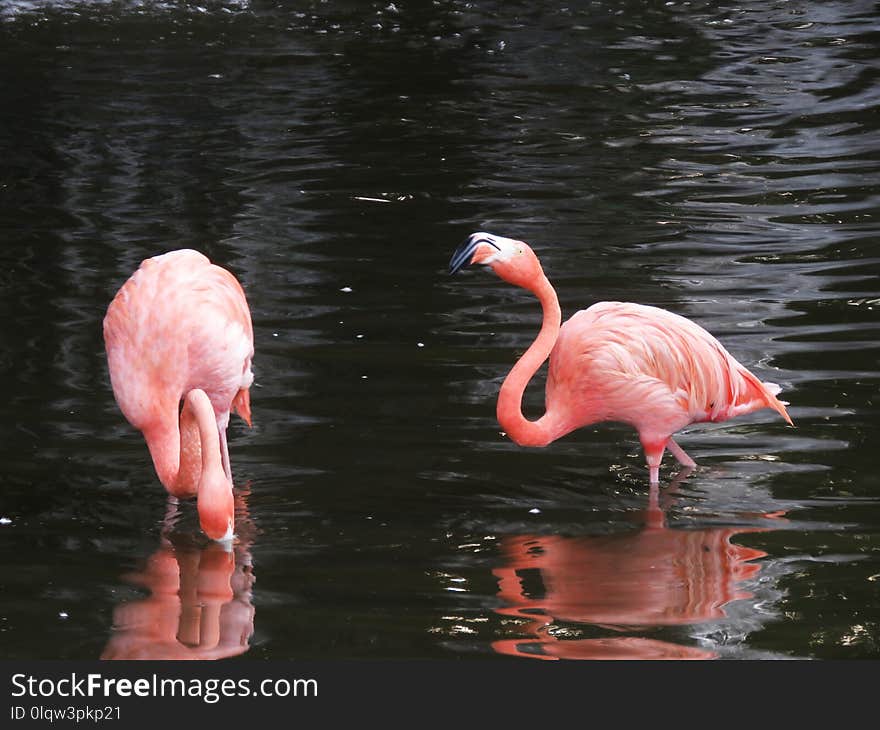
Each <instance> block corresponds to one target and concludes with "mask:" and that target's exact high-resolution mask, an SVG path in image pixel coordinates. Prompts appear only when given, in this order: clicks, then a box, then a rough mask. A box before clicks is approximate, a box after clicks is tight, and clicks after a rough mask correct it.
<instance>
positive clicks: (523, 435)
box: [497, 273, 564, 446]
mask: <svg viewBox="0 0 880 730" xmlns="http://www.w3.org/2000/svg"><path fill="white" fill-rule="evenodd" d="M528 289H529V290H530V291H531V292H532V293H533V294H534V295H535V296H536V297H538V301H540V302H541V306H542V308H543V310H544V321H543V323H542V324H541V331H540V332H539V333H538V336H537V338H535V341H534V342H533V343H532V344H531V346H530V347H529V349H528V350H526V351H525V353H523V356H522V357H521V358H520V359H519V360H518V361H517V363H516V365H514V366H513V369H512V370H511V371H510V373H508V375H507V377H506V378H505V379H504V383H503V384H502V385H501V392H500V393H499V394H498V408H497V416H498V423H500V424H501V427H502V428H503V429H504V430H505V431H506V432H507V435H508V436H509V437H510V438H511V439H513V441H515V442H516V443H517V444H519V445H520V446H546V445H547V444H549V443H550V442H551V441H553V440H554V439H555V438H558V437H559V436H560V435H561V434H562V432H564V430H563V429H560V428H559V427H558V425H557V424H556V423H555V418H554V415H553V414H552V413H550V412H547V413H545V414H544V415H543V416H541V418H539V419H538V420H537V421H530V420H528V419H527V418H526V417H525V416H524V415H523V412H522V398H523V393H524V392H525V389H526V386H527V385H528V383H529V381H530V380H531V379H532V377H533V376H534V375H535V373H536V372H537V371H538V368H540V367H541V365H542V364H543V363H544V361H545V360H546V359H547V358H548V357H549V356H550V351H551V350H552V349H553V345H554V344H556V338H557V337H558V336H559V327H560V325H561V323H562V312H561V310H560V309H559V299H558V298H557V296H556V292H555V291H554V289H553V286H552V285H551V284H550V282H549V281H548V280H547V277H546V276H544V275H543V273H542V274H541V275H540V277H539V278H538V279H537V281H536V282H535V285H534V286H533V287H532V286H530V287H528Z"/></svg>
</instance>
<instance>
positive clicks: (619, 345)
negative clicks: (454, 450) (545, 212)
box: [449, 232, 792, 484]
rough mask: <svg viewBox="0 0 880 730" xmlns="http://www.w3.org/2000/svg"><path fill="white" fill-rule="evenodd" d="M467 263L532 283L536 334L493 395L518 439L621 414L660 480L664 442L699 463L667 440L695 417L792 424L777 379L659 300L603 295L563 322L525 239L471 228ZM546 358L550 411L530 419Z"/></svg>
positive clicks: (550, 437) (531, 442)
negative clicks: (768, 414) (527, 399)
mask: <svg viewBox="0 0 880 730" xmlns="http://www.w3.org/2000/svg"><path fill="white" fill-rule="evenodd" d="M473 264H481V265H483V266H488V267H490V268H491V269H492V270H493V271H494V272H495V273H496V274H497V275H498V276H500V277H501V278H502V279H504V280H505V281H507V282H509V283H511V284H514V285H515V286H519V287H522V288H524V289H528V290H529V291H531V292H532V293H533V294H534V295H535V296H536V297H537V298H538V301H540V302H541V306H542V307H543V310H544V321H543V324H542V326H541V331H540V332H539V333H538V337H537V339H535V341H534V342H533V343H532V345H531V346H530V347H529V349H528V350H526V352H525V354H523V356H522V357H521V358H520V360H519V361H518V362H517V363H516V364H515V365H514V366H513V369H512V370H511V371H510V373H509V374H508V376H507V378H506V379H505V380H504V383H503V384H502V386H501V392H500V393H499V395H498V407H497V416H498V421H499V423H500V424H501V427H502V428H503V429H504V431H506V433H507V435H508V436H509V437H510V438H511V439H513V441H515V442H516V443H517V444H519V445H521V446H546V445H547V444H549V443H551V442H552V441H554V440H556V439H558V438H560V437H561V436H564V435H565V434H567V433H569V432H571V431H573V430H575V429H577V428H580V427H582V426H587V425H589V424H592V423H598V422H601V421H621V422H623V423H627V424H630V425H631V426H633V427H634V428H635V429H636V431H638V434H639V440H640V441H641V443H642V448H643V449H644V452H645V457H646V460H647V463H648V470H649V475H650V482H651V484H656V483H657V482H658V481H659V470H660V461H661V459H662V458H663V452H664V451H665V450H666V449H669V451H670V452H671V453H672V454H673V456H675V458H676V459H677V460H678V461H679V462H680V463H681V464H682V465H683V466H685V467H688V468H692V467H694V466H696V463H695V462H694V460H693V459H691V458H690V457H689V456H688V455H687V454H686V453H685V452H684V450H683V449H682V448H681V447H680V446H679V445H678V444H677V443H675V440H674V439H673V438H672V436H673V434H674V433H676V432H677V431H679V430H680V429H682V428H684V427H685V426H687V425H689V424H691V423H699V422H703V421H713V422H718V421H725V420H727V419H728V418H733V417H735V416H741V415H744V414H746V413H751V412H752V411H757V410H760V409H762V408H772V409H774V410H775V411H777V412H778V413H779V415H781V416H782V417H783V418H784V419H785V420H786V422H788V424H789V425H792V422H791V419H790V418H789V416H788V413H787V412H786V410H785V404H784V403H783V402H782V401H780V400H778V399H777V398H776V395H777V394H778V393H779V391H780V388H779V386H778V385H776V384H774V383H762V382H761V381H760V380H758V378H756V377H755V376H754V375H752V373H750V372H749V371H748V370H747V369H746V368H745V367H744V366H743V365H741V364H740V363H739V362H737V361H736V360H735V359H734V358H733V357H732V356H731V355H730V353H728V352H727V350H725V349H724V347H723V346H722V345H721V343H720V342H718V340H716V339H715V338H714V337H713V336H712V335H710V334H709V333H708V332H707V331H706V330H704V329H703V328H702V327H700V326H699V325H697V324H695V323H694V322H691V321H690V320H688V319H685V318H684V317H681V316H679V315H677V314H673V313H672V312H668V311H666V310H664V309H659V308H657V307H648V306H644V305H641V304H632V303H628V302H599V303H597V304H594V305H593V306H591V307H589V308H588V309H585V310H582V311H580V312H577V313H575V314H574V315H573V316H572V317H571V318H570V319H569V320H568V321H567V322H566V323H565V324H561V322H562V314H561V311H560V308H559V300H558V298H557V296H556V292H555V291H554V289H553V286H552V285H551V284H550V282H549V281H548V280H547V277H546V276H545V275H544V271H543V269H542V268H541V264H540V262H539V261H538V257H537V256H536V255H535V253H534V251H532V249H531V248H529V246H528V245H527V244H525V243H523V242H522V241H517V240H513V239H511V238H504V237H502V236H496V235H493V234H491V233H484V232H479V233H473V234H471V235H470V236H469V237H468V238H467V240H466V241H464V243H462V244H461V245H460V246H459V247H458V248H457V249H456V251H455V253H454V254H453V255H452V259H451V260H450V262H449V272H450V274H455V273H456V272H457V271H459V270H460V269H462V268H464V267H466V266H470V265H473ZM548 357H549V358H550V366H549V371H548V375H547V385H546V412H545V413H544V415H543V416H541V417H540V418H539V419H538V420H536V421H530V420H528V419H526V417H525V416H524V415H523V413H522V397H523V392H524V391H525V388H526V385H527V384H528V382H529V381H530V380H531V379H532V376H534V374H535V373H536V372H537V370H538V368H539V367H541V365H542V364H543V362H544V361H545V360H546V359H547V358H548Z"/></svg>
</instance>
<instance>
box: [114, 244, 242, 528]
mask: <svg viewBox="0 0 880 730" xmlns="http://www.w3.org/2000/svg"><path fill="white" fill-rule="evenodd" d="M104 343H105V346H106V350H107V363H108V366H109V370H110V382H111V384H112V386H113V394H114V396H115V398H116V402H117V404H118V405H119V408H120V410H121V411H122V413H123V415H124V416H125V418H126V419H127V420H128V422H129V423H130V424H131V425H132V426H134V427H135V428H137V429H138V430H139V431H141V433H142V434H143V436H144V439H145V440H146V442H147V448H148V449H149V452H150V456H151V457H152V460H153V466H154V467H155V469H156V474H157V476H158V477H159V481H161V482H162V484H163V485H164V487H165V489H166V490H167V491H168V493H169V494H170V495H172V496H173V497H178V498H184V497H193V496H196V497H197V500H198V513H199V523H200V524H201V527H202V530H204V532H205V534H207V535H208V537H210V538H212V539H214V540H221V541H228V540H231V538H232V536H233V529H234V512H235V508H234V502H233V495H232V472H231V469H230V465H229V449H228V447H227V444H226V427H227V425H228V424H229V414H230V411H233V410H234V411H235V412H236V413H238V414H239V415H240V416H241V417H242V418H243V419H244V420H245V421H246V422H247V424H248V425H249V426H250V425H251V412H250V391H249V388H250V385H251V383H252V382H253V378H254V376H253V373H252V372H251V359H252V358H253V355H254V335H253V327H252V325H251V315H250V310H249V309H248V305H247V300H246V299H245V295H244V291H243V290H242V288H241V284H239V282H238V280H237V279H236V278H235V277H234V276H233V275H232V274H231V273H230V272H228V271H226V270H225V269H223V268H221V267H219V266H216V265H214V264H212V263H211V262H210V261H209V260H208V258H207V257H206V256H204V255H203V254H201V253H199V252H197V251H193V250H190V249H183V250H179V251H171V252H169V253H166V254H163V255H161V256H155V257H153V258H149V259H146V260H145V261H143V262H142V263H141V265H140V267H139V268H138V270H137V271H135V272H134V274H132V276H131V277H130V278H129V279H128V281H126V282H125V284H123V285H122V287H121V288H120V289H119V291H118V292H117V294H116V296H115V297H114V299H113V301H112V302H111V303H110V306H109V307H108V309H107V314H106V316H105V317H104ZM181 400H182V401H183V407H182V408H181V406H180V403H181Z"/></svg>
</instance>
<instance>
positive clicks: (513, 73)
mask: <svg viewBox="0 0 880 730" xmlns="http://www.w3.org/2000/svg"><path fill="white" fill-rule="evenodd" d="M878 42H880V21H878V16H877V13H876V9H875V6H874V4H873V3H870V2H859V1H857V0H856V1H852V2H845V3H844V2H831V3H827V2H810V1H807V0H805V1H802V2H783V1H781V0H779V1H776V2H771V3H760V4H758V3H736V2H734V3H728V4H725V5H723V6H721V7H718V6H717V5H716V4H715V3H704V2H670V3H642V2H626V1H625V0H621V1H617V2H615V1H613V0H596V1H595V2H584V3H570V4H568V5H567V6H566V7H559V6H558V4H557V3H534V2H530V3H519V2H514V3H510V2H505V3H501V2H482V1H478V2H469V3H465V2H458V1H453V0H438V1H437V2H435V3H433V4H430V5H429V4H426V3H411V2H407V1H406V0H396V1H395V2H394V3H390V2H387V1H383V2H373V3H354V2H343V1H336V0H329V1H327V2H278V1H277V0H276V1H271V2H270V1H262V0H250V2H248V1H247V0H238V1H234V0H225V1H220V2H203V3H198V4H197V3H194V2H184V1H183V0H180V1H173V0H167V1H165V2H160V1H158V0H157V1H155V2H150V1H149V0H117V1H115V2H109V1H108V2H99V1H98V0H93V1H92V2H82V1H79V0H54V1H49V0H11V1H10V0H7V1H6V2H4V3H2V4H0V68H2V69H3V70H2V72H0V73H2V76H0V82H2V97H3V99H4V102H3V105H2V107H0V146H2V150H3V155H2V160H3V163H2V166H0V235H2V238H3V242H4V245H3V246H2V247H0V258H2V262H0V263H2V265H0V272H2V273H0V284H2V286H0V291H2V297H3V303H2V306H3V309H2V311H3V313H4V317H3V325H2V341H3V347H2V349H0V363H2V367H3V371H4V373H6V378H5V382H6V383H7V388H6V396H5V398H4V399H3V403H4V405H3V410H4V419H3V421H4V424H5V425H4V427H3V438H2V440H0V460H2V463H3V469H2V476H0V480H2V489H0V495H2V496H0V546H2V548H0V567H2V569H0V596H2V599H0V634H2V639H0V643H2V647H3V650H2V653H3V656H4V658H8V659H22V658H41V659H43V658H64V659H72V658H97V657H100V656H105V657H125V656H194V657H199V658H219V657H223V656H228V657H233V656H244V657H248V658H318V657H329V658H390V657H402V658H411V657H419V658H423V657H436V658H450V657H472V658H475V659H489V658H492V657H500V656H508V655H515V656H519V657H523V659H522V661H536V660H537V659H540V658H541V657H545V658H546V657H550V658H555V657H563V658H584V657H594V656H628V657H638V656H647V657H676V658H681V657H688V658H690V657H693V658H713V657H717V658H722V659H751V658H773V659H778V658H818V659H829V658H853V659H854V658H866V657H873V658H877V657H878V655H880V650H878V641H880V614H878V610H877V606H878V605H880V603H878V598H880V596H878V588H880V534H878V527H880V499H878V494H880V483H878V477H877V471H876V468H875V466H876V457H875V454H876V453H877V450H878V448H880V443H878V441H880V428H878V419H877V414H878V411H877V403H876V399H877V393H878V386H880V373H878V354H880V346H878V341H880V327H878V313H880V286H878V271H880V266H878V264H880V237H878V233H880V224H878V218H877V216H878V211H880V207H878V202H880V182H878V181H880V178H878V171H880V152H878V150H880V145H878V141H880V140H878V119H880V115H878V113H877V112H878V106H880V103H878V102H880V92H878V90H877V88H878V87H877V81H878V76H880V73H878V67H877V63H876V62H877V50H876V49H877V48H878ZM480 229H484V230H489V231H494V232H496V233H499V234H502V235H508V236H515V237H518V238H522V239H523V240H526V241H529V242H530V243H531V244H532V246H533V247H534V248H535V250H536V251H537V252H538V254H539V256H540V257H541V260H542V263H543V265H544V269H545V271H546V272H547V273H548V276H549V277H550V279H551V281H552V282H553V283H554V285H555V287H556V289H557V291H558V293H559V297H560V301H561V304H562V308H563V312H564V315H565V316H568V315H570V314H572V313H573V312H574V311H576V310H577V309H580V308H584V307H586V306H588V305H589V304H591V303H593V302H595V301H599V300H603V299H627V300H632V301H638V302H642V303H645V304H653V305H658V306H663V307H666V308H669V309H671V310H673V311H676V312H678V313H680V314H683V315H686V316H688V317H690V318H692V319H694V320H695V321H697V322H698V323H700V324H701V325H703V326H705V327H706V328H707V329H709V330H710V331H711V332H713V333H714V334H715V335H716V336H717V337H719V339H721V340H722V342H723V343H724V344H725V345H726V346H727V347H728V349H729V350H730V351H731V352H732V353H733V354H734V355H735V356H736V357H737V358H738V359H739V360H741V361H742V362H743V363H745V364H746V365H747V366H749V367H750V368H751V369H752V370H753V371H754V372H755V373H756V374H757V375H758V376H759V377H761V378H762V379H765V380H771V381H773V382H777V383H779V384H780V385H782V387H783V389H784V396H783V397H784V398H785V399H786V400H788V401H789V402H790V403H791V406H790V413H791V416H792V418H793V419H794V421H795V423H796V425H797V428H796V429H790V428H788V427H786V426H785V425H784V424H783V423H782V422H781V420H780V419H779V418H778V417H775V415H774V414H772V413H771V412H767V411H765V412H761V413H758V414H754V415H752V416H748V417H745V418H742V419H739V420H737V421H733V422H728V423H725V424H714V425H702V426H695V427H693V428H689V429H687V430H686V431H685V432H684V433H682V434H681V438H680V439H679V441H680V443H681V444H682V446H683V447H684V448H685V449H686V450H687V451H688V452H689V453H690V454H691V455H692V456H694V457H695V459H696V460H697V461H698V462H699V465H700V466H699V469H698V470H697V471H696V472H695V473H693V474H691V475H678V474H677V472H676V468H675V466H674V464H673V463H672V460H670V458H669V457H668V456H667V460H666V461H665V462H664V466H663V470H662V472H661V477H662V483H663V484H662V489H661V492H660V495H659V499H658V500H657V502H656V503H652V502H651V500H650V496H649V491H648V487H647V479H646V470H645V468H644V465H643V462H642V456H641V450H640V448H639V445H638V442H637V440H636V438H635V435H634V433H633V432H632V431H630V430H629V429H627V428H625V427H623V426H619V425H613V424H605V425H601V426H595V427H590V428H587V429H583V430H582V431H580V432H578V433H575V434H572V435H570V436H567V437H565V438H564V439H562V440H560V441H558V442H557V443H555V444H553V445H552V446H550V447H549V448H547V449H543V450H530V449H522V448H519V447H517V446H515V445H514V444H512V443H511V442H509V441H508V440H506V439H505V438H504V437H503V436H502V435H501V434H500V433H499V428H498V425H497V423H496V422H495V417H494V403H495V397H496V395H497V391H498V387H499V385H500V383H501V380H502V379H503V377H504V375H505V374H506V372H507V370H508V369H509V368H510V366H511V365H512V363H513V362H514V360H515V358H516V357H517V356H518V355H519V354H520V353H521V352H522V351H523V350H524V349H525V348H526V347H527V346H528V344H529V343H530V342H531V339H532V338H533V337H534V334H535V333H536V331H537V328H538V325H539V321H540V309H539V307H538V306H537V304H536V302H535V301H534V299H533V298H531V297H530V296H529V295H528V294H527V293H525V292H523V291H520V290H515V289H513V288H511V287H509V286H507V285H505V284H503V283H502V282H500V281H498V280H496V279H494V278H492V277H491V276H490V275H488V274H486V273H484V272H476V271H475V272H473V273H471V272H467V273H466V274H462V275H460V276H457V277H455V278H450V277H448V276H447V275H446V272H445V268H446V264H447V262H448V260H449V256H450V255H451V253H452V251H453V249H454V248H455V247H456V246H457V245H458V243H459V242H460V241H461V240H462V239H463V238H464V237H465V236H466V235H467V234H468V233H470V232H471V231H474V230H480ZM181 247H193V248H198V249H200V250H202V251H203V252H205V253H206V254H207V255H208V256H209V257H210V258H211V259H212V260H214V261H216V262H217V263H220V264H222V265H223V266H226V267H228V268H229V269H231V270H232V271H233V272H235V274H236V275H237V276H238V277H239V279H240V280H241V282H242V284H243V286H244V288H245V290H246V292H247V296H248V300H249V302H250V306H251V310H252V315H253V320H254V329H255V340H256V356H255V359H254V371H255V374H256V382H255V387H254V388H253V390H252V407H253V414H254V421H255V422H254V427H253V428H252V429H250V430H249V429H247V428H246V427H245V426H244V425H243V424H242V422H241V421H240V420H238V419H234V420H233V424H232V426H231V428H230V433H229V436H230V451H231V458H232V464H233V471H234V476H235V482H236V485H237V492H238V495H237V499H238V533H239V540H238V543H237V544H236V546H235V549H234V550H233V551H232V552H230V553H225V552H223V551H222V550H219V551H218V549H217V547H216V546H214V545H212V544H209V543H208V542H207V541H206V540H205V539H204V538H203V536H201V534H200V533H199V531H198V526H197V519H196V516H195V514H194V512H195V510H194V508H193V505H192V504H181V505H179V506H177V507H175V506H174V505H169V504H168V503H167V500H166V497H165V495H164V491H163V490H162V488H161V486H160V484H159V483H158V481H157V479H156V477H155V474H154V473H153V470H152V468H151V465H150V463H149V460H148V456H147V451H146V448H145V446H144V444H143V441H142V439H141V437H140V435H139V434H137V433H136V432H134V431H133V429H131V428H130V427H129V426H128V425H127V424H126V423H125V421H124V419H123V418H122V416H121V414H120V412H119V410H118V408H117V407H116V404H115V402H114V400H113V396H112V392H111V390H110V385H109V379H108V374H107V369H106V362H105V357H104V353H103V342H102V339H101V319H102V317H103V314H104V311H105V309H106V306H107V304H108V303H109V301H110V299H111V298H112V296H113V294H114V293H115V291H116V289H117V288H118V287H119V286H120V285H121V284H122V282H123V281H124V280H125V278H126V277H127V276H128V275H129V274H130V273H131V271H133V270H134V268H136V266H137V264H138V263H139V262H140V261H141V260H142V259H143V258H145V257H147V256H151V255H154V254H157V253H160V252H163V251H166V250H169V249H173V248H181ZM542 378H543V376H542V375H539V377H538V379H537V381H538V382H536V383H535V384H534V385H533V386H532V387H531V388H530V389H529V391H528V392H527V397H526V406H527V411H528V413H530V414H531V415H537V414H538V413H540V409H541V403H542Z"/></svg>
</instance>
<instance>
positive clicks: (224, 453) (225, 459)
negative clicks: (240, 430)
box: [219, 428, 232, 482]
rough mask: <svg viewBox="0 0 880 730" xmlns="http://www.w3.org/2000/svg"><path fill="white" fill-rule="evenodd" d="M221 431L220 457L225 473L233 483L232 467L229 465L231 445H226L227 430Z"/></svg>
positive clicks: (222, 429)
mask: <svg viewBox="0 0 880 730" xmlns="http://www.w3.org/2000/svg"><path fill="white" fill-rule="evenodd" d="M219 430H220V457H221V460H222V463H223V471H224V472H225V473H226V478H227V479H228V480H229V481H230V482H231V481H232V467H231V466H230V464H229V445H228V444H227V443H226V429H225V428H221V429H219Z"/></svg>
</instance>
